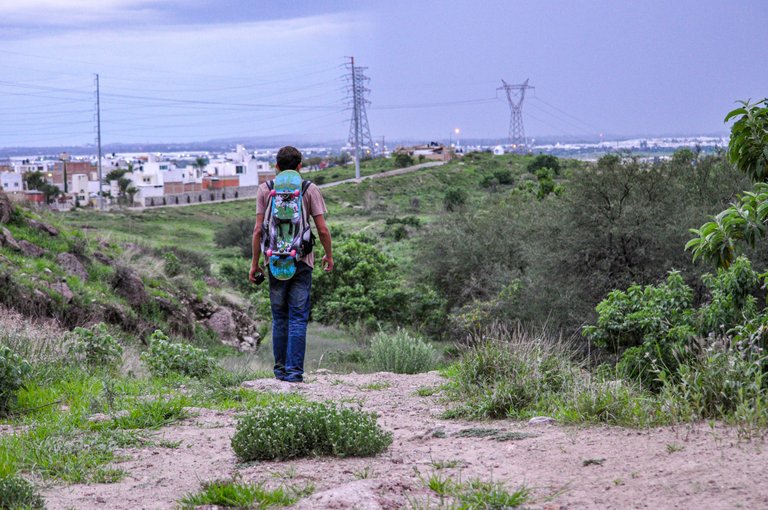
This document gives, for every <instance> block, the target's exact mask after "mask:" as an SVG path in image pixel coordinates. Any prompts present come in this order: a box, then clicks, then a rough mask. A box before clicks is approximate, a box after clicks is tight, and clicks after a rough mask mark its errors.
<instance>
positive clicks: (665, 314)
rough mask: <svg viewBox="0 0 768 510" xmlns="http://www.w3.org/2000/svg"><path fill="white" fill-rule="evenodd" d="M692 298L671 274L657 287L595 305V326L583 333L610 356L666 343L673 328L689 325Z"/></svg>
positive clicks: (633, 290) (618, 292)
mask: <svg viewBox="0 0 768 510" xmlns="http://www.w3.org/2000/svg"><path fill="white" fill-rule="evenodd" d="M692 298H693V293H692V291H691V289H690V287H688V285H686V284H685V281H683V278H682V276H681V275H680V273H679V272H677V271H672V272H670V273H669V276H667V280H666V282H665V283H662V284H660V285H658V286H654V285H647V286H641V285H633V286H631V287H630V288H628V289H627V290H626V292H625V291H621V290H614V291H612V292H611V293H610V294H608V297H607V298H606V299H605V300H603V301H601V302H600V304H598V305H597V313H598V319H597V324H596V325H595V326H586V327H585V328H584V329H583V333H584V335H585V336H586V337H587V338H589V339H590V341H592V342H593V343H594V344H595V345H597V346H600V347H605V348H608V349H610V350H611V351H612V352H621V350H623V349H626V348H628V347H635V346H639V345H642V344H643V343H645V342H656V341H658V340H662V339H666V338H668V336H669V335H670V332H671V331H672V330H673V329H674V328H676V327H679V326H686V325H690V324H692V321H693V318H692V317H691V310H690V307H691V302H692Z"/></svg>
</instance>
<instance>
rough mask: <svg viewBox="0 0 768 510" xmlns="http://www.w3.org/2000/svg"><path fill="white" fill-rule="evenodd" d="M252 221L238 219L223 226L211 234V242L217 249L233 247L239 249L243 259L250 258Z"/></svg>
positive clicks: (251, 251) (251, 252) (251, 250)
mask: <svg viewBox="0 0 768 510" xmlns="http://www.w3.org/2000/svg"><path fill="white" fill-rule="evenodd" d="M253 226H254V222H253V220H248V219H240V220H236V221H233V222H232V223H229V224H228V225H225V226H224V228H222V229H221V230H217V231H216V232H214V234H213V242H214V243H216V246H218V247H219V248H228V247H230V246H233V247H235V248H240V253H241V254H242V255H243V257H246V258H251V256H252V255H253Z"/></svg>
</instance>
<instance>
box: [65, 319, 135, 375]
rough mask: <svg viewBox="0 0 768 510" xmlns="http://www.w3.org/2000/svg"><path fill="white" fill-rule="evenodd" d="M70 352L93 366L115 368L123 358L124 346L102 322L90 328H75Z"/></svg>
mask: <svg viewBox="0 0 768 510" xmlns="http://www.w3.org/2000/svg"><path fill="white" fill-rule="evenodd" d="M68 352H69V354H70V355H71V356H73V357H74V358H76V359H78V361H80V362H83V363H85V364H86V365H88V366H89V367H91V368H99V367H105V368H115V367H116V366H118V365H119V364H120V361H121V359H122V355H123V347H122V346H121V345H120V344H119V343H118V341H117V340H116V339H115V337H113V336H112V335H110V334H109V330H108V329H107V325H106V324H104V323H103V322H101V323H99V324H96V325H95V326H92V327H91V328H90V329H86V328H75V330H74V339H73V341H72V342H71V343H70V345H69V348H68Z"/></svg>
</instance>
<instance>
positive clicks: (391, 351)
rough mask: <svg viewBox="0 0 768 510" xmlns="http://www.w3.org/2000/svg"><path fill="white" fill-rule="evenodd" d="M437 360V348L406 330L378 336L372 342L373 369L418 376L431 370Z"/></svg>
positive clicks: (382, 333)
mask: <svg viewBox="0 0 768 510" xmlns="http://www.w3.org/2000/svg"><path fill="white" fill-rule="evenodd" d="M436 359H437V352H436V351H435V348H434V347H432V346H431V345H430V344H428V343H427V342H425V341H424V340H423V339H421V338H420V337H416V336H412V335H411V334H410V333H408V332H407V331H405V330H404V329H398V330H397V332H395V333H384V332H381V333H379V334H377V335H376V336H375V337H374V338H373V340H372V341H371V362H370V363H371V367H372V368H373V369H374V370H377V371H383V372H394V373H396V374H418V373H419V372H427V371H429V370H431V369H432V368H433V367H434V365H435V361H436Z"/></svg>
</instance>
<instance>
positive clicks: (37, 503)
mask: <svg viewBox="0 0 768 510" xmlns="http://www.w3.org/2000/svg"><path fill="white" fill-rule="evenodd" d="M0 508H7V509H10V510H15V509H21V508H26V509H38V508H45V502H44V501H43V498H42V496H40V495H39V494H38V493H37V490H36V489H35V486H34V485H32V484H31V483H30V482H29V481H27V480H26V479H24V478H22V477H21V476H18V475H5V476H0Z"/></svg>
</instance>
